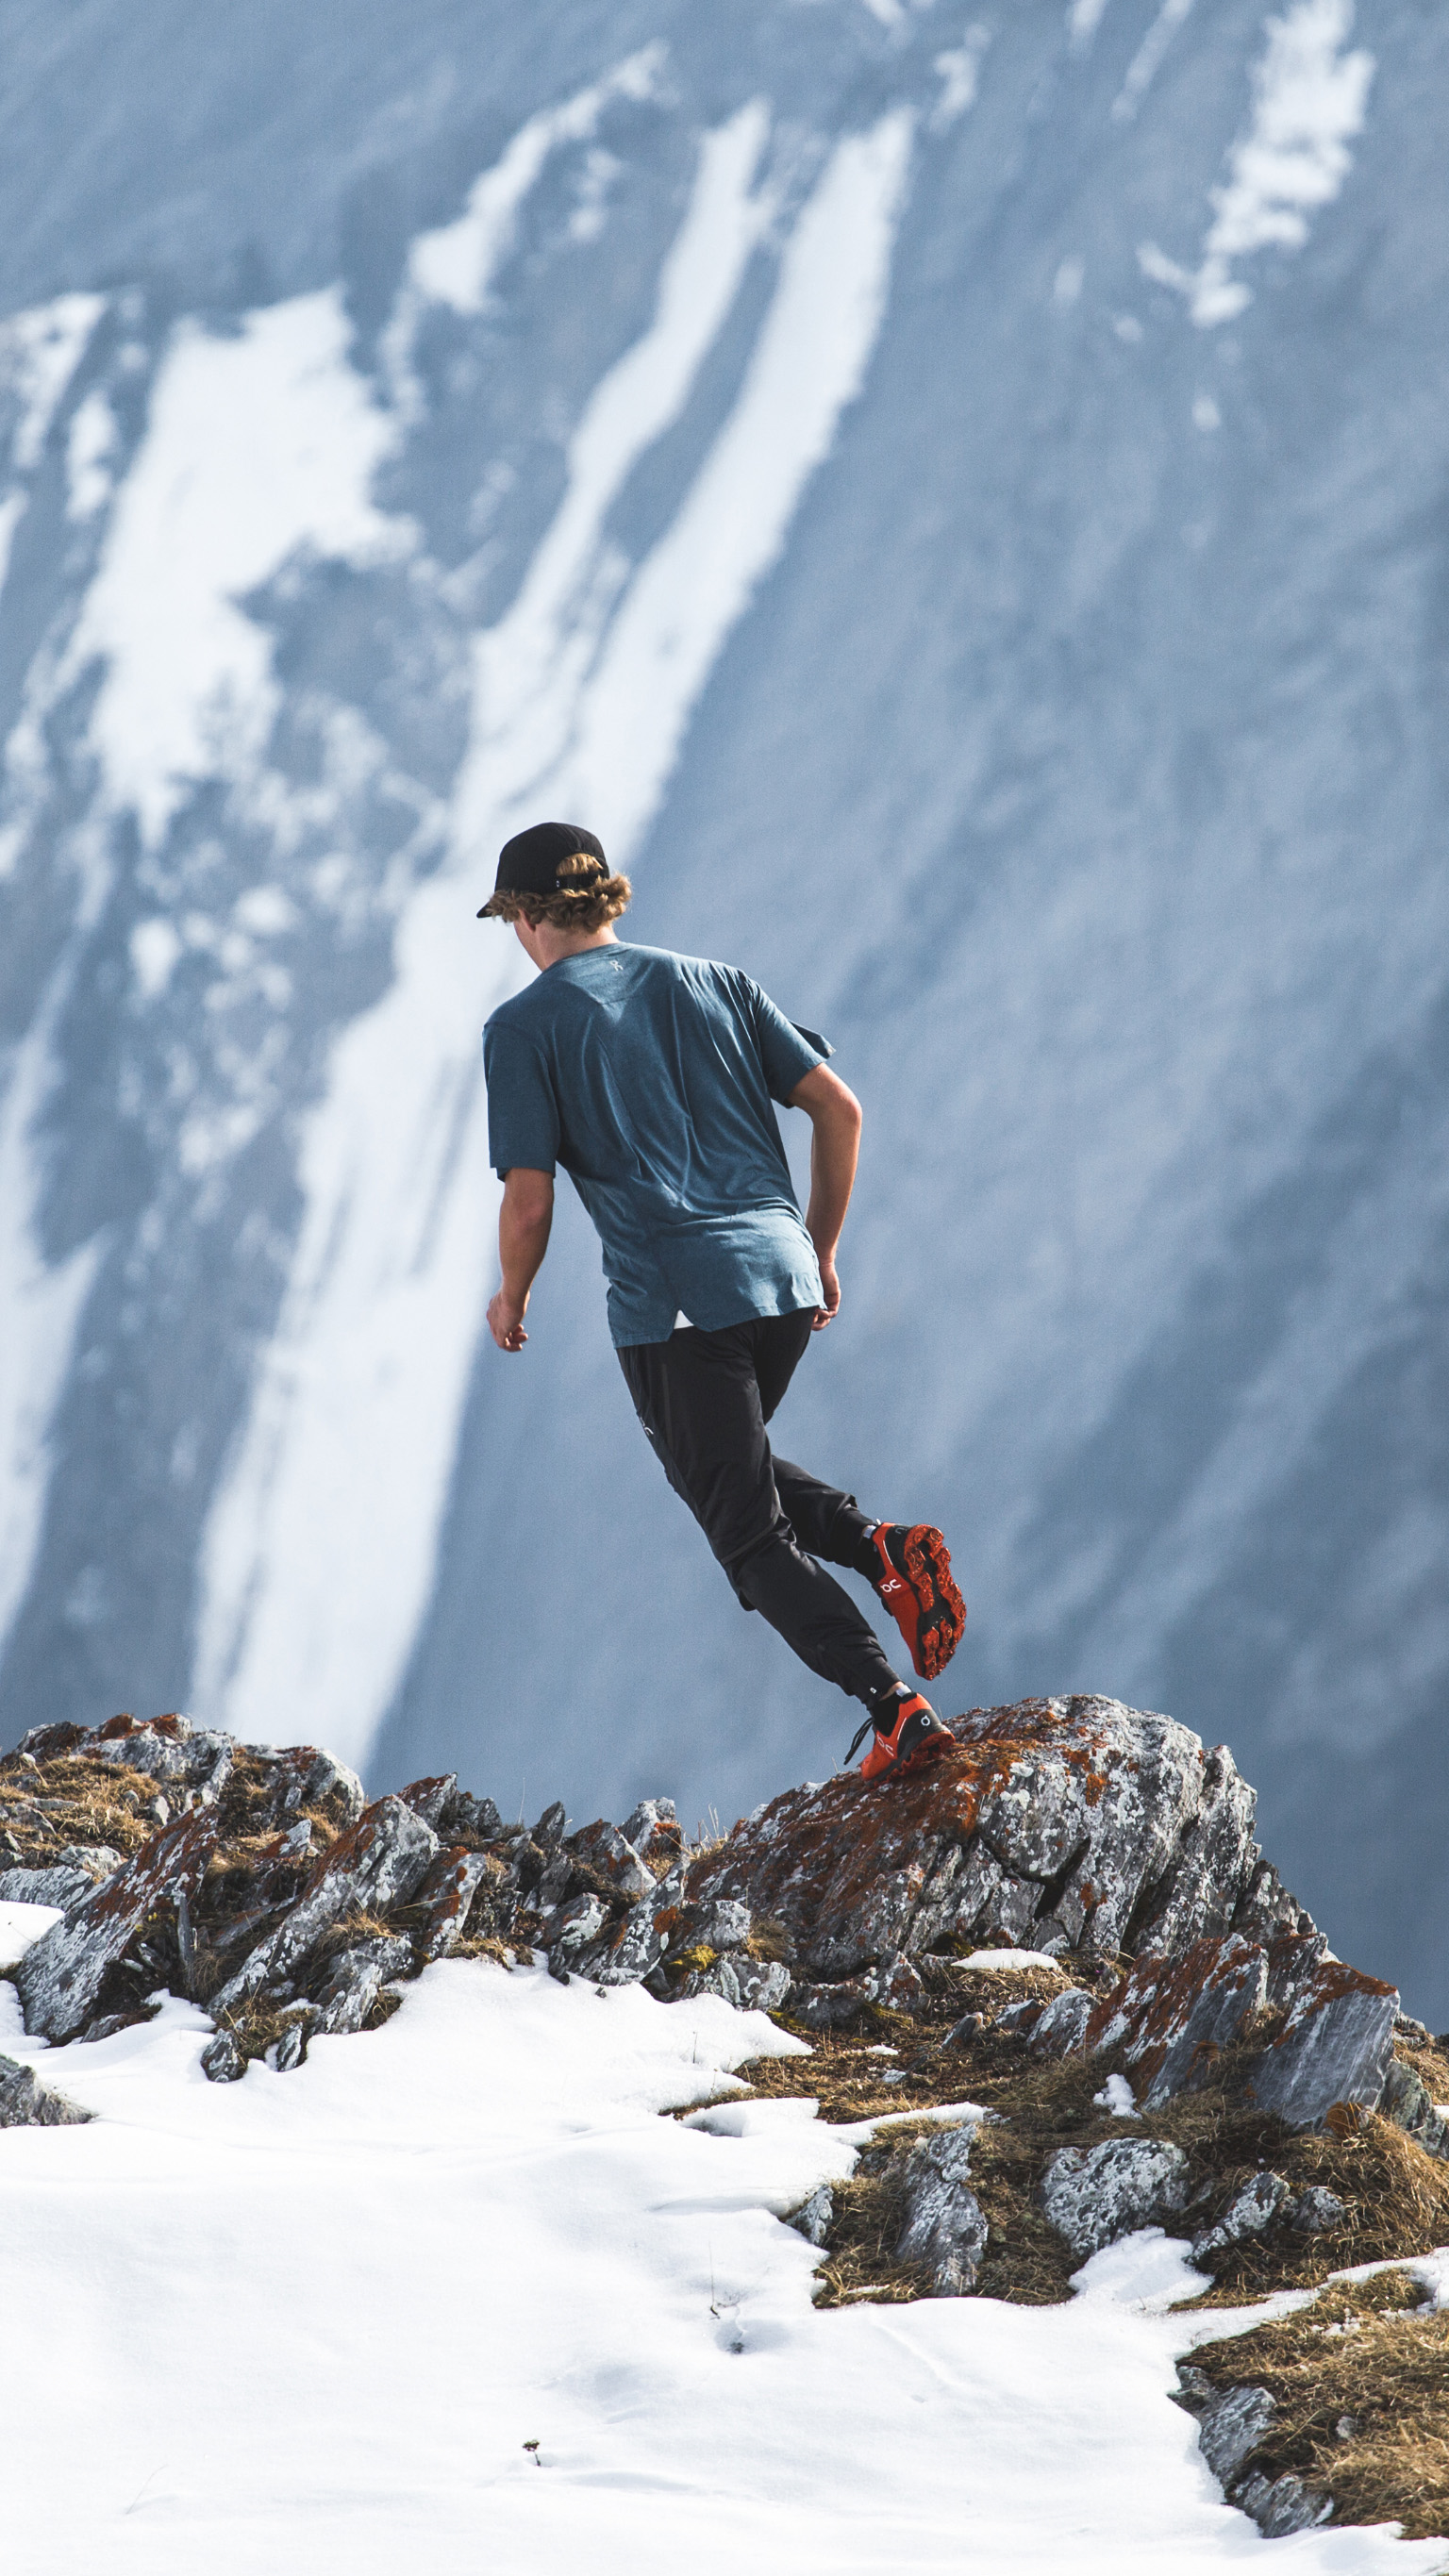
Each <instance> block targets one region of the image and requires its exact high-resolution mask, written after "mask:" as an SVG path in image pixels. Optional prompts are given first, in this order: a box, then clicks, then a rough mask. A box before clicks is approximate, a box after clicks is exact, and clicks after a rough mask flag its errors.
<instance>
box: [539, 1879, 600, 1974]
mask: <svg viewBox="0 0 1449 2576" xmlns="http://www.w3.org/2000/svg"><path fill="white" fill-rule="evenodd" d="M607 1921H608V1908H607V1907H606V1906H605V1904H604V1901H603V1898H602V1897H599V1896H595V1894H594V1893H593V1890H592V1889H591V1888H590V1889H588V1890H587V1891H586V1892H585V1894H584V1895H582V1896H575V1897H574V1898H573V1899H572V1900H571V1901H570V1903H569V1904H567V1905H561V1906H560V1907H559V1908H558V1910H557V1912H556V1913H555V1915H554V1917H553V1921H552V1923H551V1924H550V1926H549V1931H550V1935H551V1938H550V1941H549V1951H548V1964H549V1972H550V1974H551V1975H552V1976H555V1977H557V1976H558V1975H559V1972H560V1970H563V1971H565V1972H567V1971H569V1970H571V1969H572V1968H573V1967H575V1966H576V1965H577V1964H578V1960H579V1955H580V1953H581V1952H582V1951H584V1950H587V1949H588V1947H589V1945H590V1943H591V1942H593V1941H595V1940H597V1938H598V1936H599V1933H600V1932H601V1931H602V1930H603V1927H604V1925H605V1923H606V1922H607ZM563 1982H565V1983H566V1982H567V1974H565V1976H564V1979H563Z"/></svg>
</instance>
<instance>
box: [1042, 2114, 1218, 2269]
mask: <svg viewBox="0 0 1449 2576" xmlns="http://www.w3.org/2000/svg"><path fill="white" fill-rule="evenodd" d="M1041 2196H1042V2206H1043V2208H1044V2209H1045V2211H1046V2215H1047V2218H1048V2221H1049V2222H1050V2224H1051V2225H1052V2226H1053V2227H1054V2228H1055V2229H1056V2231H1057V2234H1058V2235H1059V2236H1064V2237H1065V2238H1066V2241H1067V2243H1068V2245H1069V2246H1070V2247H1071V2250H1072V2252H1073V2253H1074V2254H1075V2255H1077V2256H1079V2257H1085V2256H1086V2255H1088V2254H1095V2253H1097V2252H1098V2251H1099V2250H1100V2249H1101V2247H1102V2246H1104V2245H1114V2244H1115V2243H1116V2241H1117V2239H1118V2237H1119V2236H1130V2235H1131V2233H1132V2231H1133V2229H1134V2228H1138V2227H1148V2226H1151V2225H1152V2224H1153V2223H1154V2222H1155V2221H1158V2220H1165V2219H1167V2218H1170V2217H1175V2216H1176V2215H1177V2214H1178V2213H1179V2212H1180V2211H1181V2210H1182V2209H1183V2208H1184V2207H1185V2205H1186V2201H1187V2158H1186V2156H1185V2155H1184V2154H1183V2151H1182V2149H1181V2147H1177V2146H1173V2145H1172V2144H1171V2143H1170V2141H1168V2140H1167V2139H1164V2138H1109V2139H1107V2140H1106V2141H1105V2143H1104V2144H1103V2145H1101V2146H1099V2147H1062V2148H1059V2149H1058V2151H1057V2153H1056V2154H1055V2155H1054V2156H1052V2157H1051V2158H1050V2160H1049V2161H1048V2164H1047V2168H1046V2171H1045V2173H1044V2175H1043V2177H1042V2187H1041Z"/></svg>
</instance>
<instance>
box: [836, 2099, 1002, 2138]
mask: <svg viewBox="0 0 1449 2576" xmlns="http://www.w3.org/2000/svg"><path fill="white" fill-rule="evenodd" d="M990 2116H991V2114H990V2113H989V2111H983V2110H982V2108H981V2105H980V2103H979V2102H935V2103H933V2104H932V2105H931V2107H930V2109H929V2110H925V2111H877V2113H876V2115H875V2117H874V2119H872V2120H847V2121H844V2122H843V2123H841V2122H837V2123H836V2124H835V2135H836V2136H837V2137H838V2138H844V2139H845V2140H846V2142H847V2144H848V2145H849V2146H852V2147H868V2146H869V2144H870V2142H871V2139H872V2138H873V2137H874V2136H875V2133H876V2131H877V2129H899V2128H901V2127H903V2126H904V2124H905V2123H906V2122H907V2121H909V2120H937V2121H940V2122H942V2123H943V2124H945V2125H947V2126H949V2125H950V2124H952V2123H953V2122H959V2123H960V2124H961V2125H963V2126H964V2125H965V2123H966V2122H967V2121H970V2122H971V2123H972V2124H973V2125H974V2124H975V2123H977V2122H979V2121H981V2120H987V2119H989V2118H990Z"/></svg>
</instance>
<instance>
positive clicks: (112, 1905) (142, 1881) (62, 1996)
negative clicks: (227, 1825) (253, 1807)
mask: <svg viewBox="0 0 1449 2576" xmlns="http://www.w3.org/2000/svg"><path fill="white" fill-rule="evenodd" d="M419 1830H420V1831H421V1828H419ZM215 1848H216V1825H215V1818H214V1814H213V1812H212V1811H211V1810H210V1809H204V1808H203V1809H198V1810H197V1811H196V1812H195V1813H194V1814H192V1815H189V1816H185V1817H183V1818H182V1819H181V1821H180V1822H179V1823H177V1824H174V1825H171V1826H168V1827H167V1829H166V1831H165V1832H164V1833H160V1834H155V1835H153V1836H152V1838H151V1840H150V1841H149V1842H148V1843H145V1844H143V1846H142V1848H141V1850H140V1851H139V1852H137V1853H135V1854H134V1856H133V1857H132V1858H131V1859H130V1860H129V1861H128V1862H127V1863H126V1864H125V1866H124V1867H123V1868H121V1869H119V1870H117V1871H115V1872H114V1873H113V1874H112V1876H111V1877H109V1878H106V1879H103V1880H102V1881H101V1884H100V1886H99V1887H93V1888H91V1889H90V1890H89V1892H88V1893H87V1894H86V1895H85V1896H83V1897H81V1898H79V1899H77V1900H76V1901H75V1902H73V1903H72V1904H71V1906H70V1908H69V1909H68V1911H67V1913H66V1914H65V1916H64V1918H63V1920H62V1921H61V1922H59V1923H54V1924H52V1925H51V1928H50V1930H49V1931H48V1932H47V1933H45V1934H44V1935H43V1937H42V1938H41V1939H40V1940H39V1941H37V1942H35V1943H34V1945H33V1946H32V1947H31V1948H30V1949H29V1950H27V1951H26V1953H25V1956H24V1958H23V1959H22V1960H21V1961H20V1963H19V1965H18V1966H17V1968H16V1970H15V1984H16V1987H17V1989H18V1991H19V1995H20V2000H21V2003H22V2005H23V2006H24V2010H25V2027H26V2029H27V2031H30V2032H39V2033H42V2034H43V2035H44V2037H45V2038H47V2039H50V2040H54V2041H65V2040H68V2039H74V2038H76V2037H77V2036H78V2035H79V2033H80V2032H81V2031H83V2030H85V2029H86V2028H87V2025H88V2024H89V2023H92V2022H93V2021H94V2019H95V2015H96V2006H97V2001H98V1998H99V1996H100V1993H101V1989H102V1987H103V1986H104V1984H105V1982H106V1979H107V1976H108V1975H109V1973H110V1972H111V1970H112V1969H114V1968H117V1967H119V1965H120V1963H121V1962H122V1961H123V1960H124V1959H125V1958H126V1956H127V1954H128V1952H130V1950H131V1948H132V1945H133V1944H134V1943H136V1942H137V1941H138V1940H139V1939H140V1937H141V1936H142V1935H143V1934H144V1932H145V1929H146V1926H147V1925H148V1924H149V1923H150V1922H151V1921H152V1919H153V1918H154V1917H155V1916H156V1915H157V1914H158V1913H160V1914H165V1915H166V1916H167V1917H169V1918H173V1919H174V1911H175V1906H176V1900H177V1897H178V1895H179V1894H180V1892H181V1891H182V1890H183V1889H184V1890H185V1892H186V1894H187V1896H188V1898H190V1899H193V1900H194V1898H195V1895H196V1891H197V1888H198V1887H199V1885H200V1883H201V1880H202V1878H203V1876H204V1874H205V1871H206V1866H207V1863H208V1861H209V1860H210V1858H211V1854H212V1852H213V1851H214V1849H215Z"/></svg>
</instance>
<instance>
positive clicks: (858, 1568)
mask: <svg viewBox="0 0 1449 2576" xmlns="http://www.w3.org/2000/svg"><path fill="white" fill-rule="evenodd" d="M882 1526H883V1524H882V1523H881V1522H880V1521H872V1522H871V1525H870V1527H869V1529H868V1530H865V1531H863V1532H862V1534H861V1539H860V1544H859V1546H858V1547H857V1549H856V1551H855V1554H854V1556H853V1557H852V1558H851V1560H850V1562H851V1565H852V1568H853V1570H854V1571H855V1573H857V1574H863V1575H864V1576H865V1579H866V1581H867V1583H879V1581H880V1578H881V1575H882V1573H883V1572H884V1568H883V1566H882V1565H881V1561H880V1550H879V1548H878V1547H877V1546H876V1543H875V1534H876V1531H877V1530H878V1529H880V1528H881V1527H882Z"/></svg>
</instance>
